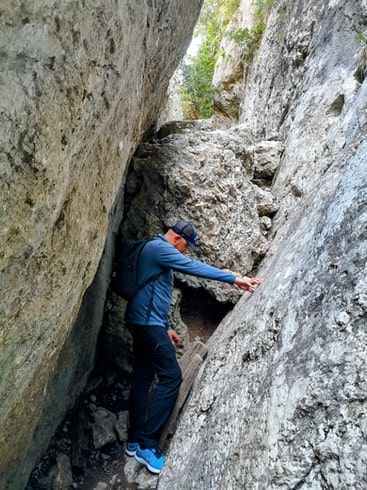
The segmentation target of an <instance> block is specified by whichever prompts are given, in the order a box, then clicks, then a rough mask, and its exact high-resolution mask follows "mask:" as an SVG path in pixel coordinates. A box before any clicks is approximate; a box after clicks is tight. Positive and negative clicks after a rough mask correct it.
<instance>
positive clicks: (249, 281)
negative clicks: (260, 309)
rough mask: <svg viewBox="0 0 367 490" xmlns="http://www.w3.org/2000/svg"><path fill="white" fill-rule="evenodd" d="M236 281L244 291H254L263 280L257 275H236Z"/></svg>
mask: <svg viewBox="0 0 367 490" xmlns="http://www.w3.org/2000/svg"><path fill="white" fill-rule="evenodd" d="M234 283H235V284H236V286H238V287H239V288H240V289H242V290H243V291H248V292H249V293H253V292H254V291H255V289H256V287H257V286H258V285H259V284H261V283H262V280H261V279H258V278H257V277H236V280H235V281H234Z"/></svg>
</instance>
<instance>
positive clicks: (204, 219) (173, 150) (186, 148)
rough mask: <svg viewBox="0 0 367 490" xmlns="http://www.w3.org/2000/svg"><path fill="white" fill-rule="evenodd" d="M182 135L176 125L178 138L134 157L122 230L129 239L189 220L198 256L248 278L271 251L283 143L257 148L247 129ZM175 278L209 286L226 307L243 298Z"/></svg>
mask: <svg viewBox="0 0 367 490" xmlns="http://www.w3.org/2000/svg"><path fill="white" fill-rule="evenodd" d="M166 129H167V130H168V127H167V128H166ZM178 130H179V129H178V125H176V127H175V128H173V131H174V134H171V135H168V136H166V137H165V138H164V139H163V140H162V141H160V142H152V143H145V144H143V145H142V146H141V147H140V148H139V150H138V152H137V153H136V155H135V156H134V158H133V159H132V163H131V165H130V169H129V174H128V176H127V180H126V198H127V208H126V211H125V216H126V219H125V221H124V223H123V226H122V229H123V232H124V234H125V236H129V237H142V236H147V235H149V234H152V235H154V234H156V233H159V232H161V231H162V230H163V231H164V230H165V229H166V228H167V227H168V226H170V225H172V224H174V223H175V221H176V219H177V218H181V219H186V220H188V221H191V222H193V223H194V224H195V226H196V227H197V229H198V232H199V237H200V241H199V248H200V251H199V253H198V254H193V253H192V254H191V255H192V257H194V258H199V259H201V260H204V261H207V262H208V263H210V264H212V265H215V266H217V267H219V268H221V269H224V270H231V271H233V272H236V273H238V274H242V275H245V274H248V273H249V271H251V270H252V269H253V267H254V266H255V264H257V263H258V262H259V260H260V259H261V258H262V257H263V256H264V255H265V253H266V251H267V249H268V246H269V242H268V240H267V235H268V233H269V231H268V230H269V228H270V227H271V219H272V217H273V216H274V214H275V213H276V211H277V209H278V205H277V202H276V199H275V198H274V196H273V194H272V192H271V191H270V188H269V187H270V184H271V180H272V178H273V176H274V174H275V172H276V169H277V166H278V165H279V163H280V155H281V153H282V151H283V145H282V143H280V142H277V141H269V142H259V143H258V144H256V145H252V144H251V143H250V142H249V141H248V139H247V133H246V131H243V129H242V128H241V127H237V128H235V129H232V130H227V131H221V130H217V131H208V130H206V129H200V125H199V128H198V129H196V130H195V127H194V128H191V131H188V132H187V128H186V127H183V128H182V132H181V133H180V132H176V131H178ZM264 217H266V218H267V219H268V221H267V222H264V220H263V218H264ZM189 253H190V252H189ZM177 277H179V278H180V279H181V280H182V281H184V282H187V283H188V284H190V285H191V286H193V287H199V286H203V287H204V288H205V289H207V290H208V291H210V292H211V293H212V294H213V295H214V296H215V297H216V298H217V299H218V300H219V301H222V302H224V301H232V302H235V301H236V300H238V298H239V297H240V293H239V290H238V289H237V288H233V286H229V285H227V284H223V283H219V282H215V281H207V280H204V279H200V278H194V277H192V276H184V275H178V276H177Z"/></svg>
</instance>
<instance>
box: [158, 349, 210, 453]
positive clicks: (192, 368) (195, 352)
mask: <svg viewBox="0 0 367 490" xmlns="http://www.w3.org/2000/svg"><path fill="white" fill-rule="evenodd" d="M207 353H208V348H207V347H206V345H205V344H203V343H202V342H199V341H196V342H195V343H194V344H193V345H192V346H191V348H190V349H189V350H188V351H187V352H186V353H185V354H184V355H183V356H182V358H181V359H180V362H179V364H180V368H181V371H182V383H181V386H180V391H179V393H178V397H177V400H176V403H175V405H174V407H173V409H172V412H171V414H170V416H169V418H168V420H167V422H166V423H165V425H164V426H163V429H162V433H161V438H160V442H159V445H160V447H161V449H162V450H167V448H168V446H169V443H170V442H171V439H172V437H173V434H174V433H175V430H176V428H177V423H178V419H179V416H180V414H181V412H182V409H183V406H184V405H185V402H186V400H187V397H188V395H189V393H190V391H191V387H192V385H193V383H194V381H195V378H196V376H197V374H198V372H199V369H200V366H201V365H202V363H203V362H204V358H205V357H206V355H207Z"/></svg>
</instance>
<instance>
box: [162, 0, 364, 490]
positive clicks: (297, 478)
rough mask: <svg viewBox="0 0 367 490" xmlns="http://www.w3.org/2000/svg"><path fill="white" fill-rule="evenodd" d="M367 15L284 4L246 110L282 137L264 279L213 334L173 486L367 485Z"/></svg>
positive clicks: (168, 471)
mask: <svg viewBox="0 0 367 490" xmlns="http://www.w3.org/2000/svg"><path fill="white" fill-rule="evenodd" d="M366 15H367V2H365V1H362V2H354V1H351V0H350V1H338V0H335V1H330V2H319V1H314V2H312V3H310V2H303V1H300V0H299V1H296V2H291V3H290V2H277V3H276V4H275V9H274V12H273V14H272V15H271V16H270V19H269V24H268V28H267V31H266V33H265V36H264V39H263V42H262V46H261V48H260V51H259V53H258V55H257V58H256V59H255V61H254V64H253V65H252V66H251V68H250V71H249V77H248V80H247V84H246V87H245V91H244V96H243V101H242V114H241V118H240V119H241V122H242V123H243V125H244V126H243V128H244V130H247V132H248V135H249V138H250V139H251V140H253V141H254V142H256V141H260V140H271V139H275V140H280V141H284V153H283V155H282V157H281V163H280V166H279V167H278V169H277V172H276V175H275V178H274V181H273V185H272V187H271V190H272V192H273V193H274V194H275V196H276V198H277V201H278V203H279V210H278V212H277V214H276V215H275V217H274V219H273V224H272V228H271V233H270V236H269V239H270V240H271V238H272V240H271V245H270V247H269V250H268V252H267V254H266V256H265V258H264V260H263V261H262V263H261V264H260V267H259V270H258V271H257V274H258V275H259V276H260V277H262V278H263V279H264V284H263V285H262V286H261V287H260V288H259V289H258V290H257V291H256V293H255V294H254V295H253V296H251V297H248V296H244V297H243V298H242V299H241V300H240V301H239V303H238V304H237V305H236V307H235V309H234V310H233V312H232V313H231V314H230V315H228V316H227V317H226V319H225V320H224V321H223V322H222V324H221V325H220V326H219V327H218V329H217V330H216V332H215V334H214V336H213V337H212V338H211V341H210V349H209V357H208V360H207V361H206V364H205V367H204V368H203V370H202V371H201V374H200V378H199V379H198V380H197V383H196V386H195V388H194V391H193V393H192V396H191V398H190V400H189V405H188V407H187V409H186V411H185V412H184V414H183V417H182V419H181V423H180V425H179V427H178V431H177V433H176V436H175V438H174V439H173V442H172V445H171V448H170V452H169V455H168V459H167V461H166V465H165V467H164V470H163V472H162V474H161V476H160V479H159V484H158V488H159V489H161V490H165V489H167V490H168V489H169V490H176V489H177V490H185V489H187V490H188V489H190V490H193V489H200V490H207V489H209V488H210V489H211V490H216V489H221V490H224V489H225V490H230V489H233V490H235V489H238V488H243V489H249V490H268V489H282V490H284V489H293V488H299V489H305V490H306V489H307V490H308V489H309V490H311V489H312V490H315V489H320V490H321V489H330V488H333V489H338V490H341V489H343V490H344V489H358V490H362V489H364V488H366V487H367V473H366V460H367V444H366V430H367V407H366V396H365V393H366V386H367V370H366V363H365V359H366V353H365V346H366V342H367V336H366V315H367V312H366V304H367V303H366V290H367V282H366V277H367V276H366V254H367V235H366V229H367V215H366V209H367V179H366V176H367V142H366V140H365V138H366V134H367V111H366V100H367V83H366V81H365V79H364V75H362V76H361V72H363V73H364V74H365V73H366V48H365V46H364V45H363V44H362V43H360V42H358V39H357V36H356V33H361V32H365V31H366ZM285 16H286V17H285ZM285 18H286V19H287V22H286V23H284V22H283V20H284V19H285ZM188 475H189V476H188Z"/></svg>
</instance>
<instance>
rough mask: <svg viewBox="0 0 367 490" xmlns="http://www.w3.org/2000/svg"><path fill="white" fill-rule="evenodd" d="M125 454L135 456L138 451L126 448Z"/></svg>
mask: <svg viewBox="0 0 367 490" xmlns="http://www.w3.org/2000/svg"><path fill="white" fill-rule="evenodd" d="M125 454H127V455H128V456H135V454H136V451H128V450H127V449H125Z"/></svg>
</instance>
